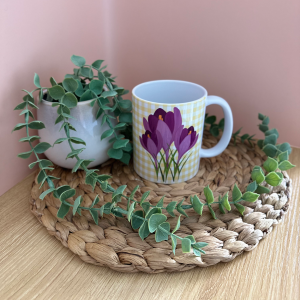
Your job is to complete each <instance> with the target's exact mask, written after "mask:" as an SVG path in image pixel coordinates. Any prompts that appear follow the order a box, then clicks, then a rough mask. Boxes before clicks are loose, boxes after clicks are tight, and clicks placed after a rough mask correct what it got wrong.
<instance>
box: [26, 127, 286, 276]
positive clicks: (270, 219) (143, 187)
mask: <svg viewBox="0 0 300 300" xmlns="http://www.w3.org/2000/svg"><path fill="white" fill-rule="evenodd" d="M217 142H218V139H217V138H214V137H213V136H211V135H210V134H209V133H208V132H206V131H205V132H204V137H203V146H204V147H207V148H211V147H213V146H214V145H215V144H216V143H217ZM265 159H266V156H265V154H264V153H263V152H262V151H261V150H260V149H259V147H258V146H257V145H254V147H251V146H250V145H246V144H242V143H241V142H239V141H237V143H236V145H234V144H233V142H231V143H230V144H229V146H228V147H227V149H226V150H225V151H224V152H223V153H222V154H221V155H219V156H217V157H213V158H202V159H201V163H200V169H199V172H198V173H197V175H196V176H195V177H194V178H192V179H190V180H188V181H187V182H183V183H178V184H173V185H165V184H156V183H153V182H149V181H147V180H144V179H142V178H141V177H139V176H138V175H137V174H136V173H135V172H134V170H133V167H132V165H129V166H126V165H123V164H122V163H120V162H119V161H114V160H109V161H108V162H106V163H104V164H103V165H102V166H100V167H98V169H100V171H99V173H100V174H111V175H112V176H113V178H112V179H110V180H109V181H110V183H111V185H112V186H113V187H114V188H117V187H118V186H120V185H124V184H126V185H127V189H126V190H125V192H128V193H130V192H131V191H132V190H133V189H134V187H135V186H136V185H139V186H140V190H139V191H138V192H137V194H136V195H137V200H139V197H141V195H142V193H144V192H146V191H148V190H151V192H150V195H149V199H150V202H151V203H152V204H153V205H155V204H156V203H157V202H158V201H159V199H160V198H161V196H163V195H166V197H165V201H164V202H165V204H168V203H169V202H171V201H174V200H175V201H179V200H182V198H183V197H186V200H185V201H184V203H183V204H190V201H189V197H190V196H191V195H195V194H196V195H198V197H199V198H200V199H205V198H204V193H203V189H204V187H205V186H206V185H208V184H209V186H210V188H211V189H212V191H213V193H214V196H215V197H217V196H219V195H221V196H223V195H224V194H225V193H226V192H228V191H229V200H230V198H231V191H232V189H233V186H234V184H235V183H236V184H237V185H238V186H239V188H240V189H241V191H242V192H244V191H245V187H246V186H247V184H248V183H249V181H250V177H251V175H250V173H251V170H252V168H253V167H254V166H255V165H258V166H262V163H263V162H264V161H265ZM52 174H53V175H54V176H56V177H59V178H61V179H60V180H59V181H56V182H55V184H56V185H57V186H60V185H65V184H68V185H70V186H71V187H72V188H74V189H76V195H75V196H74V199H76V197H77V196H79V195H82V196H83V198H84V200H83V202H82V205H83V206H90V205H91V204H92V201H93V199H94V198H95V196H96V194H98V195H99V198H100V202H99V203H98V204H97V205H96V207H100V206H102V205H103V204H104V203H105V202H108V201H110V200H111V194H105V193H103V192H102V191H101V190H100V188H99V186H96V188H95V190H94V191H93V190H92V188H91V186H89V185H86V184H85V183H84V172H83V171H78V172H77V173H72V172H71V170H66V169H63V168H60V167H56V168H55V170H53V172H52ZM283 174H284V179H283V181H282V183H281V184H280V186H278V187H275V188H272V187H269V188H270V189H271V193H270V195H269V194H264V195H261V196H260V198H259V200H258V201H256V202H255V203H250V202H244V203H242V204H243V205H244V206H245V213H244V216H241V215H240V214H239V213H238V212H237V210H235V208H234V207H232V211H231V212H229V213H226V214H220V212H219V210H218V209H217V208H216V209H215V211H216V214H217V217H218V219H217V220H214V219H212V217H211V215H210V213H209V212H208V211H207V210H206V208H207V207H205V208H204V212H203V215H202V216H199V215H197V214H196V213H195V212H194V211H193V210H192V209H190V210H189V211H188V215H189V218H184V217H182V222H181V227H180V229H179V230H178V231H177V232H176V234H178V235H179V236H181V237H184V236H186V235H190V234H193V236H194V237H195V239H196V241H197V242H206V243H208V246H206V247H205V248H203V249H204V250H205V252H206V254H204V255H202V256H201V257H196V256H195V255H194V254H192V253H185V254H183V253H182V251H181V245H180V241H178V245H177V249H176V255H174V254H173V252H172V247H171V241H170V239H169V241H163V242H160V243H156V242H155V239H154V234H151V235H149V236H148V237H147V238H146V239H145V240H141V239H140V237H139V235H138V233H137V231H136V230H133V229H132V228H131V226H130V223H129V222H128V221H127V220H126V219H124V218H118V217H114V216H113V215H104V217H103V218H102V219H99V225H98V226H97V225H96V224H95V223H94V221H93V220H92V217H91V215H90V214H89V212H87V211H82V216H79V215H75V216H72V212H71V210H70V211H69V213H68V214H67V216H66V217H65V218H64V219H59V218H57V217H56V214H57V211H58V208H59V206H60V201H59V200H58V199H56V198H54V197H53V195H50V196H49V195H47V196H46V197H45V199H44V201H41V200H40V199H39V195H40V194H41V193H42V192H43V191H44V190H45V189H47V188H48V187H46V186H45V187H43V188H41V189H39V185H38V184H37V181H36V178H35V181H34V182H33V187H32V192H31V195H32V199H31V200H30V209H31V211H32V213H33V214H34V215H35V216H36V217H37V219H38V220H39V221H40V223H41V224H42V225H43V226H45V227H46V228H47V230H48V232H49V234H51V235H53V236H55V237H56V238H57V239H58V240H60V241H61V243H62V244H63V245H64V246H65V247H68V248H69V249H70V250H71V251H72V252H73V253H75V254H77V255H78V256H79V257H80V258H81V259H82V260H83V261H85V262H87V263H91V264H94V265H98V266H107V267H109V268H111V269H113V270H117V271H121V272H139V271H141V272H146V273H160V272H179V271H186V270H190V269H193V268H195V267H208V266H211V265H215V264H217V263H219V262H229V261H231V260H233V259H234V258H235V257H237V256H238V255H240V254H241V253H243V252H244V251H251V250H253V249H254V248H255V247H256V246H257V245H258V244H259V241H260V240H261V239H263V238H265V237H266V236H267V235H268V234H269V233H270V232H271V231H272V229H273V227H274V226H276V225H277V224H278V223H279V222H280V221H281V220H282V217H283V215H284V214H285V213H286V212H287V210H288V207H289V201H290V197H291V180H290V178H289V176H288V175H287V173H286V172H283ZM71 201H74V200H72V199H71ZM119 204H120V206H121V207H123V208H126V203H125V202H121V203H119ZM122 205H124V206H122ZM175 214H176V213H175ZM167 221H168V222H169V223H170V224H171V229H173V228H174V227H175V225H176V222H177V218H172V217H169V218H168V220H167Z"/></svg>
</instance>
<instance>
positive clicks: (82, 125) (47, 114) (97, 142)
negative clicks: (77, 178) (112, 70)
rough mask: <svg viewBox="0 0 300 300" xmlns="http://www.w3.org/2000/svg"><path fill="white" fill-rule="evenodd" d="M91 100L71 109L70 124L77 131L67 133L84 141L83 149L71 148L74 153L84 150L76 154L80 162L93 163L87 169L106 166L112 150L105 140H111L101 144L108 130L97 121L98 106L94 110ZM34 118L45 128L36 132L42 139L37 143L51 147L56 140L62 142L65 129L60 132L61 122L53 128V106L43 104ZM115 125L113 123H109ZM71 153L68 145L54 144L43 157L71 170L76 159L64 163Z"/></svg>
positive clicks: (81, 146)
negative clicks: (102, 164)
mask: <svg viewBox="0 0 300 300" xmlns="http://www.w3.org/2000/svg"><path fill="white" fill-rule="evenodd" d="M91 102H92V100H89V101H83V102H78V104H77V106H76V107H74V108H72V109H71V116H72V117H74V118H75V120H74V119H69V123H70V124H71V125H73V126H74V127H75V129H76V131H73V130H70V135H71V136H74V137H78V138H81V139H83V140H84V141H85V142H86V146H84V145H81V144H72V145H73V147H74V148H75V149H80V148H86V149H85V150H84V151H83V152H81V153H80V154H79V157H80V158H81V159H92V158H94V159H95V160H94V161H93V162H92V163H90V164H89V165H88V167H89V168H91V167H94V166H97V165H99V164H101V163H103V162H105V161H106V160H107V159H108V158H109V157H108V155H107V150H108V149H109V148H110V147H111V146H112V144H111V143H109V142H108V140H109V139H110V138H112V137H109V138H105V139H103V140H102V141H101V135H102V133H103V132H104V131H105V130H107V129H109V127H108V125H107V124H106V123H105V124H104V125H101V121H102V116H103V115H102V116H101V117H100V118H99V119H97V120H96V113H97V111H98V108H99V106H98V104H97V102H96V103H95V105H94V107H91V105H90V104H91ZM38 107H39V109H38V110H37V118H38V120H39V121H42V122H43V123H44V124H45V126H46V128H44V129H41V130H39V131H38V135H39V136H40V137H41V139H40V142H47V143H49V144H51V145H53V144H54V142H55V141H56V140H57V139H59V138H65V137H66V135H65V132H64V129H62V130H61V131H59V130H60V127H61V125H62V122H60V123H58V124H56V125H55V120H56V118H57V117H58V115H57V107H52V102H48V101H45V100H42V102H41V103H40V104H39V105H38ZM111 120H112V123H113V124H115V123H116V121H115V122H114V119H111ZM70 152H71V149H70V146H69V143H68V141H64V142H62V143H61V144H57V145H55V146H54V147H51V148H49V149H48V150H47V151H46V152H45V155H46V156H47V158H48V159H49V160H51V161H52V162H53V163H55V164H56V165H59V166H61V167H64V168H68V169H72V168H73V167H74V166H75V164H76V162H77V160H76V158H68V159H66V157H67V155H68V153H70Z"/></svg>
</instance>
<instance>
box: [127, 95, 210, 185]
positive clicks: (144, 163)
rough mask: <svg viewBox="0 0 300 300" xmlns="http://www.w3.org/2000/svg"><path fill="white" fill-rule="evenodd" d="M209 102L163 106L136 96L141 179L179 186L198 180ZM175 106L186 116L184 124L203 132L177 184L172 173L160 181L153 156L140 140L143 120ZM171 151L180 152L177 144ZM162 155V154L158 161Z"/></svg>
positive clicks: (136, 148)
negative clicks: (206, 104)
mask: <svg viewBox="0 0 300 300" xmlns="http://www.w3.org/2000/svg"><path fill="white" fill-rule="evenodd" d="M205 99H206V96H204V97H203V98H201V99H199V100H197V101H193V102H189V103H183V104H159V103H153V102H148V101H145V100H142V99H140V98H138V97H135V96H133V99H132V112H133V113H132V115H133V164H134V169H135V171H136V172H137V174H138V175H140V176H141V177H143V178H145V179H147V180H149V181H153V182H158V183H168V184H172V183H178V182H183V181H186V180H189V179H191V178H192V177H194V176H195V175H196V174H197V172H198V170H199V162H200V149H201V144H202V135H203V125H204V117H205ZM174 107H177V108H178V109H179V110H180V112H181V116H182V124H183V125H184V127H186V128H188V127H190V126H194V129H195V130H196V131H197V133H199V137H198V140H197V143H196V144H195V146H194V147H193V148H192V149H190V150H189V151H188V152H187V153H186V155H190V154H191V156H190V157H189V159H188V161H187V162H186V164H185V165H184V167H183V169H182V172H181V174H180V177H179V179H178V176H177V175H176V178H175V180H174V181H173V179H172V176H171V174H169V175H168V178H167V180H165V181H163V180H162V178H161V175H160V174H158V179H157V176H156V173H155V169H154V167H153V164H152V162H151V160H150V158H149V155H150V154H149V153H148V152H147V151H146V150H145V149H144V148H143V146H142V145H141V143H140V139H139V137H140V136H142V134H144V133H145V129H144V125H143V118H146V120H148V116H149V115H150V114H154V112H155V110H156V109H158V108H162V109H164V110H165V111H166V112H168V111H174ZM171 149H176V148H175V146H174V143H173V144H172V146H171ZM159 159H160V154H158V160H159Z"/></svg>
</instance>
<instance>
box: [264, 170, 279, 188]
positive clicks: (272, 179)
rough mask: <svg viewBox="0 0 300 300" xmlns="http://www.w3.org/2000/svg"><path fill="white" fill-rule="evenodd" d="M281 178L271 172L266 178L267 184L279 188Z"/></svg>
mask: <svg viewBox="0 0 300 300" xmlns="http://www.w3.org/2000/svg"><path fill="white" fill-rule="evenodd" d="M281 180H282V179H281V178H280V176H278V174H276V173H275V172H271V173H269V174H268V175H267V176H266V182H267V183H268V184H269V185H271V186H278V185H279V184H280V182H281Z"/></svg>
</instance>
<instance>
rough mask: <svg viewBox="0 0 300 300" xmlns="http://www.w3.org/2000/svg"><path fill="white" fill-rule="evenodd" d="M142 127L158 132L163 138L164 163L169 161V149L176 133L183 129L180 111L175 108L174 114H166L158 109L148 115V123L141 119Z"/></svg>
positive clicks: (170, 112)
mask: <svg viewBox="0 0 300 300" xmlns="http://www.w3.org/2000/svg"><path fill="white" fill-rule="evenodd" d="M143 123H144V127H145V129H146V130H149V131H151V132H155V131H159V132H160V133H161V135H162V137H163V146H162V147H163V149H164V152H165V154H166V161H167V162H168V161H169V149H170V146H171V144H172V143H173V141H174V139H175V134H176V132H178V131H180V130H181V129H182V128H183V125H182V117H181V113H180V110H179V109H178V108H177V107H175V108H174V112H172V111H169V112H166V111H165V110H163V109H162V108H158V109H157V110H156V111H155V112H154V114H153V115H149V117H148V122H147V120H146V119H145V118H144V119H143Z"/></svg>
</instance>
